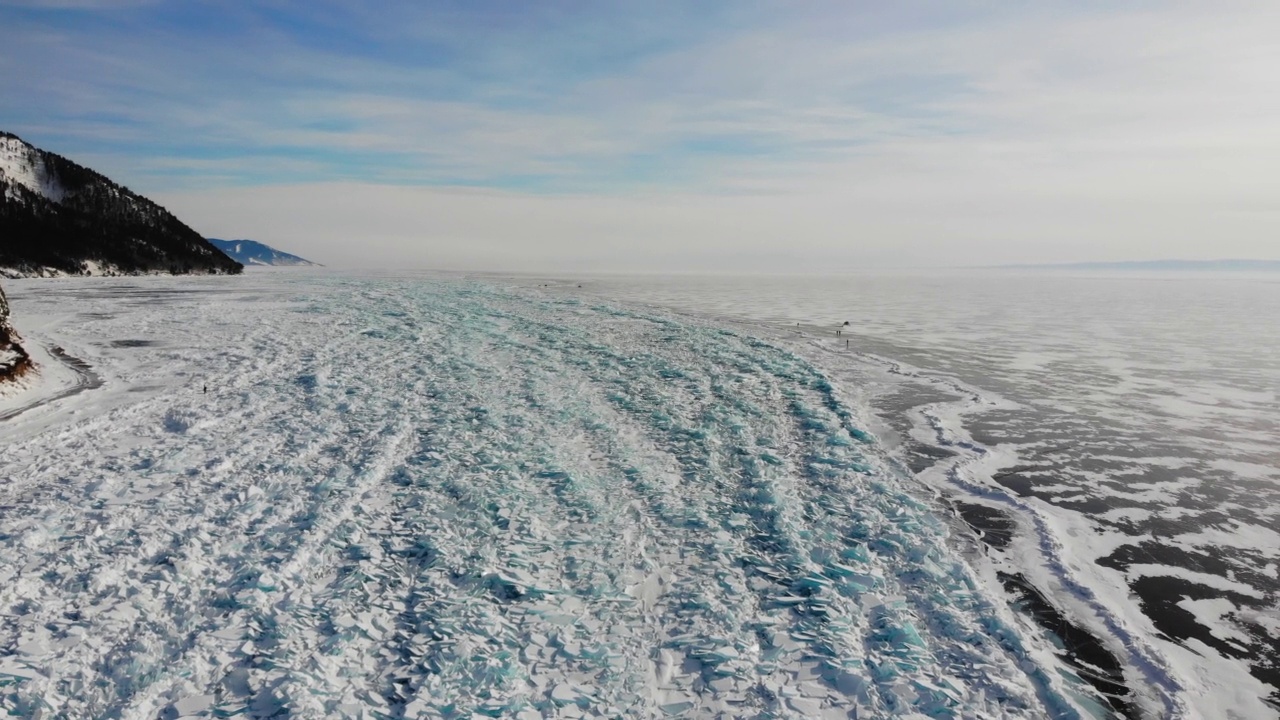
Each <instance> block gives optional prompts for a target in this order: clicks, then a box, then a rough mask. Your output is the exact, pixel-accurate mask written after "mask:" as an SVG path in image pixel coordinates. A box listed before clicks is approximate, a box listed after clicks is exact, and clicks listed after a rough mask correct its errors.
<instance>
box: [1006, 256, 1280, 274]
mask: <svg viewBox="0 0 1280 720" xmlns="http://www.w3.org/2000/svg"><path fill="white" fill-rule="evenodd" d="M999 267H1000V268H1001V269H1006V270H1111V271H1117V270H1120V271H1123V270H1128V271H1133V272H1280V260H1246V259H1238V258H1230V259H1221V260H1133V261H1126V262H1078V263H1058V264H1049V265H1000V266H999Z"/></svg>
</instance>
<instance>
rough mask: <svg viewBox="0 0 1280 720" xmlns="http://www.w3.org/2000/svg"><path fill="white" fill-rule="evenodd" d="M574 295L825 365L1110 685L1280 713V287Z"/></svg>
mask: <svg viewBox="0 0 1280 720" xmlns="http://www.w3.org/2000/svg"><path fill="white" fill-rule="evenodd" d="M527 282H530V283H531V284H533V283H534V282H535V281H533V280H529V281H527ZM579 284H581V285H582V286H583V289H581V290H579V289H576V288H577V286H578V285H579ZM562 285H567V287H569V288H574V289H573V290H570V291H569V292H578V293H581V292H587V293H591V294H593V295H598V296H606V297H610V298H615V299H626V300H629V301H640V302H644V303H649V304H655V305H661V306H666V307H672V308H679V309H681V310H683V311H685V312H697V313H699V314H702V315H710V316H715V317H718V318H720V319H721V321H722V322H724V323H727V324H729V325H730V326H733V327H746V328H748V329H749V330H750V331H751V332H754V333H759V334H762V335H763V336H764V337H768V338H770V341H771V342H772V343H775V344H779V345H781V346H783V347H787V348H790V349H791V350H793V351H795V352H796V353H797V354H799V355H801V356H802V357H805V358H806V359H808V360H810V361H811V362H813V363H815V364H816V365H818V366H819V367H822V368H823V369H824V371H825V372H826V373H828V375H829V376H831V377H832V378H833V380H834V381H835V382H836V383H837V384H838V385H840V386H841V387H843V388H848V389H849V390H850V394H851V395H852V397H851V400H852V401H853V402H855V403H857V404H859V405H869V406H872V407H874V408H875V410H876V413H875V417H877V418H878V419H879V421H880V422H882V423H884V425H886V426H888V427H880V428H877V429H878V430H880V431H882V432H880V433H879V434H880V437H881V438H882V440H884V441H886V443H888V444H889V445H890V446H891V447H890V451H891V454H892V455H893V456H894V457H895V458H897V459H898V460H899V461H900V462H901V463H902V464H903V465H904V466H906V467H907V468H908V469H909V470H910V471H911V472H912V473H913V474H915V475H916V477H917V479H919V480H920V481H922V482H923V483H925V484H927V485H929V486H932V487H934V488H937V489H938V491H939V493H940V494H941V495H942V496H943V498H944V499H945V500H947V501H948V502H950V503H951V504H953V506H954V507H955V508H956V511H957V513H958V514H959V515H961V516H962V517H963V518H964V520H965V521H966V522H967V523H969V524H970V525H972V526H973V527H974V528H975V529H977V530H980V531H982V532H983V543H984V545H985V551H984V554H985V555H986V556H987V558H988V560H989V563H990V564H991V565H992V566H994V569H995V570H996V571H997V572H998V573H999V576H998V577H999V579H1000V581H1001V584H1004V585H1006V586H1007V587H1008V588H1009V589H1010V591H1011V593H1012V596H1013V597H1015V598H1016V602H1017V604H1018V605H1020V606H1023V607H1024V608H1027V609H1028V611H1029V612H1030V613H1031V614H1033V615H1034V614H1037V613H1039V614H1040V615H1042V616H1045V615H1046V614H1045V613H1043V612H1042V610H1043V608H1042V607H1040V608H1037V605H1036V603H1035V602H1034V597H1030V596H1029V593H1028V591H1027V587H1028V586H1031V587H1034V588H1035V589H1036V591H1037V592H1038V593H1040V594H1042V595H1044V596H1047V597H1048V598H1049V600H1050V601H1051V604H1052V606H1053V608H1054V610H1055V612H1056V613H1057V615H1058V617H1056V618H1055V617H1052V616H1050V617H1041V624H1042V625H1045V626H1058V629H1056V630H1055V632H1058V631H1059V630H1061V627H1060V625H1061V623H1060V622H1058V620H1061V619H1063V618H1065V620H1066V621H1067V623H1068V624H1069V625H1072V626H1074V627H1075V628H1076V629H1078V630H1084V631H1087V632H1088V634H1090V635H1092V636H1093V637H1095V638H1096V639H1097V641H1098V642H1101V643H1102V644H1103V645H1104V646H1105V648H1103V649H1105V651H1106V652H1103V653H1099V652H1098V650H1099V648H1096V647H1090V646H1089V643H1087V642H1086V643H1085V644H1084V646H1083V647H1073V648H1072V649H1070V650H1069V651H1068V652H1067V653H1064V654H1065V655H1067V656H1069V657H1071V658H1072V662H1073V663H1074V664H1075V665H1076V666H1077V667H1078V668H1084V671H1087V669H1088V668H1089V667H1094V668H1097V669H1098V670H1099V672H1097V673H1093V674H1092V675H1091V677H1092V679H1093V680H1094V681H1095V682H1096V683H1097V684H1098V685H1100V686H1106V685H1107V683H1110V682H1112V681H1113V679H1114V677H1115V676H1116V673H1117V672H1119V671H1120V670H1122V671H1123V677H1124V684H1127V685H1129V686H1131V687H1133V688H1134V689H1140V688H1142V687H1147V688H1151V689H1153V690H1154V696H1155V697H1157V698H1163V700H1159V701H1158V703H1157V705H1156V707H1157V710H1155V713H1156V714H1160V715H1163V714H1173V715H1182V716H1186V717H1205V718H1220V717H1248V718H1273V717H1276V716H1277V714H1278V710H1277V708H1278V707H1280V705H1277V700H1278V699H1280V693H1278V692H1277V687H1280V597H1278V596H1280V571H1278V570H1277V568H1278V567H1280V517H1278V516H1277V514H1276V509H1277V508H1280V486H1278V483H1280V397H1278V396H1277V389H1280V278H1277V277H1276V276H1274V275H1272V276H1243V275H1228V276H1216V277H1215V276H1203V275H1201V276H1195V277H1186V276H1183V277H1177V276H1157V277H1152V276H1136V277H1124V276H1118V275H1112V276H1104V277H1084V276H1078V275H1076V276H1072V275H1061V274H1059V275H1053V274H1043V273H1042V274H1032V275H1019V274H1015V273H1011V272H1003V273H992V272H986V273H977V272H973V273H950V274H943V273H936V274H933V275H924V274H920V275H914V276H898V277H894V276H846V277H828V278H821V277H817V278H815V277H805V278H779V277H773V278H770V277H756V278H733V277H719V278H689V277H684V278H679V277H677V278H655V277H642V278H627V277H604V278H579V279H573V280H572V281H571V282H563V283H562ZM846 320H848V321H851V325H850V326H849V327H847V328H843V333H842V335H841V336H839V337H837V336H836V335H835V331H836V330H837V329H840V328H841V327H842V326H841V323H843V322H844V321H846ZM797 323H800V325H799V326H797ZM846 343H848V347H846ZM895 438H896V440H895ZM895 442H896V443H897V444H896V445H895ZM958 536H959V534H955V535H953V537H958ZM976 564H977V565H978V566H982V565H983V564H985V563H983V562H977V563H976ZM1067 629H1068V630H1070V628H1067ZM1068 634H1070V635H1075V636H1077V637H1078V635H1079V633H1078V632H1075V631H1072V632H1071V633H1068ZM1066 644H1067V645H1069V646H1074V645H1075V644H1076V643H1074V642H1067V643H1066ZM1107 655H1109V656H1110V659H1108V658H1107V657H1106V656H1107ZM1099 661H1105V662H1103V665H1101V666H1100V665H1099V664H1098V663H1099ZM1109 664H1113V665H1115V666H1116V667H1109ZM1119 709H1121V710H1124V708H1123V707H1121V708H1119ZM1124 711H1126V712H1129V714H1133V710H1132V709H1130V710H1124Z"/></svg>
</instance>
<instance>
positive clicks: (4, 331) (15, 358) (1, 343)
mask: <svg viewBox="0 0 1280 720" xmlns="http://www.w3.org/2000/svg"><path fill="white" fill-rule="evenodd" d="M19 340H21V338H20V337H18V333H17V332H16V331H15V330H14V329H13V325H11V324H10V323H9V299H8V298H6V297H5V295H4V288H0V382H5V381H8V380H12V379H14V378H17V377H20V376H21V375H23V374H24V373H26V372H27V371H28V370H30V369H31V368H32V367H33V365H32V363H31V356H30V355H28V354H27V351H26V350H24V349H23V348H22V346H21V345H20V344H18V341H19Z"/></svg>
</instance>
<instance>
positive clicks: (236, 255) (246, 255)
mask: <svg viewBox="0 0 1280 720" xmlns="http://www.w3.org/2000/svg"><path fill="white" fill-rule="evenodd" d="M208 240H209V242H210V243H212V244H213V246H214V247H216V248H218V249H219V250H221V251H222V252H224V253H226V254H227V256H228V257H230V258H231V259H232V260H235V261H236V262H238V263H241V264H242V265H272V266H296V265H317V266H318V265H319V264H320V263H314V262H311V261H310V260H307V259H305V258H300V257H298V256H297V255H291V254H289V253H287V252H283V251H280V250H277V249H275V248H273V247H271V246H270V245H266V244H263V243H260V242H256V241H254V240H219V239H218V238H209V239H208Z"/></svg>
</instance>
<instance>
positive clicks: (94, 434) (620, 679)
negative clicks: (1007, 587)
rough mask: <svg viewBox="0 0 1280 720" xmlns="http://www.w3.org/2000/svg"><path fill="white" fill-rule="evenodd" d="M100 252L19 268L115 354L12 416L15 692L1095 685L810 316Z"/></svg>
mask: <svg viewBox="0 0 1280 720" xmlns="http://www.w3.org/2000/svg"><path fill="white" fill-rule="evenodd" d="M83 282H84V284H83V285H75V286H72V285H70V284H61V285H58V286H57V287H58V289H59V290H58V292H52V291H42V292H36V291H35V290H34V287H35V286H32V285H22V286H21V288H23V289H25V288H31V292H30V293H26V292H19V293H18V297H19V298H20V301H21V302H22V303H23V309H24V311H26V312H27V314H28V315H29V316H31V317H35V318H43V320H42V321H41V322H42V324H41V325H40V326H39V327H37V328H35V329H33V330H32V333H33V335H36V336H38V337H39V338H40V339H42V340H43V341H45V342H49V343H53V342H58V343H60V344H62V345H65V346H67V347H68V348H69V349H70V350H72V351H74V352H75V353H76V354H77V355H78V356H80V357H83V358H84V359H86V360H87V361H88V362H90V363H91V364H93V365H94V368H95V371H96V372H97V373H99V374H100V375H101V376H102V378H103V379H104V381H105V386H104V387H102V388H101V389H96V390H93V391H91V392H85V393H82V394H80V395H77V396H74V397H69V398H65V399H63V400H60V401H58V404H55V406H50V407H47V408H45V409H44V412H42V413H40V414H38V415H36V416H35V417H33V416H32V415H30V414H28V415H20V416H18V417H15V418H13V419H12V420H10V421H8V422H6V423H0V436H2V437H3V439H4V442H5V452H4V453H3V455H0V478H4V480H3V481H0V556H2V557H4V558H6V560H5V561H4V562H3V563H0V708H3V709H4V710H6V711H7V712H9V713H11V714H17V715H19V716H27V715H32V714H35V713H37V712H40V711H42V710H43V711H45V712H52V713H53V714H56V715H58V716H60V717H70V718H90V717H104V716H115V717H156V716H158V715H163V716H167V717H177V716H181V715H193V714H199V713H216V714H217V716H220V717H234V716H244V717H281V716H285V715H292V716H297V717H321V716H333V715H349V716H356V715H359V714H360V713H361V712H367V713H373V714H374V715H375V716H381V717H471V716H472V714H473V713H479V714H481V715H489V716H495V717H498V716H515V717H540V716H554V715H556V714H559V715H561V716H576V715H588V716H597V715H598V716H609V717H616V716H626V717H663V716H682V717H706V716H715V715H723V716H742V717H753V716H760V717H765V716H767V717H795V718H817V717H831V718H836V717H838V718H847V717H850V716H851V713H853V712H856V713H857V714H856V717H887V716H912V715H913V714H914V716H915V717H920V716H921V715H925V716H929V717H972V718H1003V717H1075V716H1077V715H1078V714H1079V713H1078V711H1077V709H1076V706H1075V705H1074V704H1073V701H1072V700H1070V699H1069V696H1068V694H1067V693H1066V692H1065V691H1064V689H1063V687H1062V685H1061V682H1060V681H1059V680H1058V679H1057V674H1056V672H1055V671H1054V670H1053V666H1052V665H1051V664H1050V660H1049V658H1051V653H1050V652H1049V651H1048V650H1047V649H1046V648H1043V647H1039V646H1038V645H1037V642H1038V641H1035V640H1028V639H1024V638H1022V637H1021V636H1020V635H1019V632H1018V631H1017V630H1016V629H1015V627H1016V624H1015V622H1014V620H1013V618H1012V616H1011V615H1010V614H1009V611H1008V610H1007V609H1006V608H1005V607H1004V606H1003V603H1002V602H1001V601H999V600H993V599H992V596H990V595H989V594H988V593H987V592H986V591H985V590H984V589H983V586H982V585H980V584H979V583H978V582H977V581H976V580H975V579H974V577H973V575H972V573H971V571H970V570H969V569H968V568H967V567H966V566H965V565H964V564H963V563H962V562H961V561H960V560H959V558H958V557H957V556H956V555H955V554H953V552H952V551H951V550H949V549H948V544H947V542H946V530H945V526H944V525H943V524H942V523H940V522H939V521H938V520H937V519H936V518H935V517H934V516H933V515H932V514H931V513H930V511H929V509H928V507H927V506H925V505H924V504H922V503H921V502H919V501H918V500H917V499H915V498H914V497H913V496H912V495H911V494H910V493H909V492H908V491H907V489H906V488H905V487H904V486H903V484H902V483H901V482H900V481H899V479H898V478H897V477H896V476H895V475H894V474H893V473H892V472H890V471H889V470H888V469H887V468H888V465H887V464H886V462H885V461H884V459H883V454H882V452H881V451H880V449H879V448H878V447H877V446H876V445H875V443H874V441H873V440H872V439H871V438H870V437H869V436H868V435H867V434H866V433H865V432H864V431H863V430H862V429H861V425H860V421H859V420H858V418H857V417H856V415H855V414H854V413H852V412H851V411H850V409H849V408H847V407H846V406H845V404H844V403H843V402H842V401H841V399H840V396H839V394H838V392H837V390H836V389H834V388H833V387H832V386H831V385H830V383H829V382H828V380H827V379H826V378H825V377H824V376H823V375H822V374H820V373H819V372H817V371H816V370H815V369H814V368H813V366H811V365H809V364H808V363H806V362H805V361H803V360H801V359H800V358H798V357H797V356H795V355H793V354H791V353H789V352H787V351H784V350H780V349H778V348H777V347H775V346H772V345H769V344H765V343H763V342H760V341H758V340H754V339H752V338H751V337H747V336H743V335H739V334H735V333H732V332H727V331H724V330H720V329H717V328H714V327H710V326H704V325H700V324H698V323H695V322H689V321H675V320H672V319H670V318H668V317H664V316H658V315H654V314H649V313H645V312H633V311H628V310H626V309H622V308H618V307H608V306H601V305H594V304H590V303H582V302H580V301H578V300H574V299H572V298H567V299H566V298H546V297H542V296H538V295H536V294H532V293H529V292H525V291H506V290H502V289H497V288H494V287H492V286H486V285H480V284H470V283H463V282H455V281H434V280H433V281H421V280H415V281H392V280H381V281H363V280H362V281H344V280H327V281H326V280H319V279H314V278H312V279H286V278H280V277H276V276H273V277H269V278H234V279H226V280H222V281H209V280H202V281H194V282H193V281H187V282H185V283H178V282H175V281H173V280H165V279H158V278H157V279H146V280H143V281H138V280H134V281H122V280H102V281H97V280H93V281H83ZM89 298H92V300H93V304H92V310H93V312H92V313H88V312H86V313H83V314H81V315H74V314H71V313H73V312H75V307H76V305H77V304H79V303H83V302H84V301H85V300H87V299H89ZM82 307H85V308H88V307H89V306H88V305H87V304H85V305H83V306H82ZM73 341H74V343H73ZM206 384H207V386H208V393H207V394H206V393H204V392H202V389H203V386H205V385H206ZM73 410H74V411H76V412H74V413H73V412H72V411H73Z"/></svg>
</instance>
